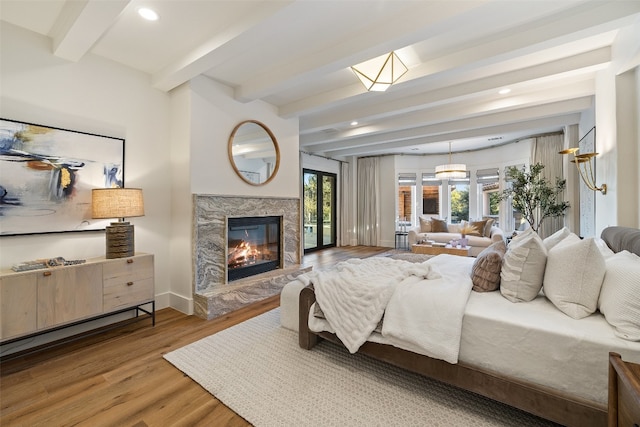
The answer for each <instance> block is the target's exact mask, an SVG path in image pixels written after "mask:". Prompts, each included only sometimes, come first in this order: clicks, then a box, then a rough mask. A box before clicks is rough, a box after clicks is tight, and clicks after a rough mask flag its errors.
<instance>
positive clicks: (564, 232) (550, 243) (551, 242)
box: [542, 227, 571, 251]
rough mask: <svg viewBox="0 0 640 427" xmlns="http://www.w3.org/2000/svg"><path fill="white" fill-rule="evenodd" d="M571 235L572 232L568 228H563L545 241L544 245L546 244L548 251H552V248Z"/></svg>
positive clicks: (543, 241)
mask: <svg viewBox="0 0 640 427" xmlns="http://www.w3.org/2000/svg"><path fill="white" fill-rule="evenodd" d="M569 234H571V231H569V229H568V228H567V227H562V228H561V229H560V230H558V231H556V232H555V233H553V234H552V235H551V236H549V237H546V238H545V239H543V240H542V243H544V247H545V248H546V249H547V251H550V250H551V248H553V247H554V246H555V245H557V244H558V243H560V242H561V241H562V240H563V239H564V238H565V237H567V236H568V235H569Z"/></svg>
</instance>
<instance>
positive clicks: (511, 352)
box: [311, 257, 640, 405]
mask: <svg viewBox="0 0 640 427" xmlns="http://www.w3.org/2000/svg"><path fill="white" fill-rule="evenodd" d="M458 260H459V262H460V263H461V265H462V266H467V264H468V266H469V268H470V266H471V265H472V264H473V262H474V258H462V257H459V258H458ZM465 268H466V267H465ZM311 316H312V314H311ZM316 320H317V321H319V322H323V324H324V328H320V329H318V328H314V330H316V331H319V330H326V331H328V332H334V331H333V330H332V329H331V327H330V325H328V323H327V322H326V321H325V320H324V319H316ZM368 340H369V341H372V342H377V343H381V344H390V345H394V346H396V347H399V348H403V349H405V350H409V351H413V352H416V353H420V354H426V353H425V352H424V351H421V350H420V349H418V348H416V346H413V345H411V344H408V343H403V342H401V341H398V340H396V341H394V342H392V340H390V339H388V338H386V337H384V336H382V335H381V334H379V333H375V332H374V333H373V334H371V336H370V337H369V339H368ZM610 351H613V352H617V353H619V354H621V355H622V358H623V359H624V360H625V361H630V362H635V363H640V342H632V341H626V340H623V339H621V338H618V337H616V336H615V334H614V330H613V327H612V326H611V325H609V324H608V323H607V321H606V320H605V319H604V316H602V315H601V314H600V313H599V312H596V313H595V314H593V315H591V316H589V317H586V318H584V319H580V320H576V319H572V318H571V317H569V316H567V315H565V314H564V313H562V312H561V311H560V310H558V309H557V308H556V307H555V306H554V305H553V304H552V303H551V302H550V301H549V300H547V299H546V298H545V297H544V296H543V295H542V294H541V295H539V296H538V297H537V298H536V299H534V300H533V301H531V302H523V303H512V302H510V301H508V300H507V299H506V298H504V297H503V296H502V295H501V294H500V292H486V293H477V292H471V295H470V296H469V298H468V303H467V305H466V307H465V311H464V319H463V322H462V337H461V341H460V352H459V357H458V360H459V362H460V363H465V364H467V365H471V366H475V367H480V368H483V369H485V370H487V371H492V372H496V373H498V374H500V375H504V376H508V377H512V378H518V379H521V380H523V381H528V382H532V383H536V384H540V385H543V386H546V387H551V388H553V389H556V390H559V391H564V392H567V393H568V394H570V395H573V396H577V397H581V398H584V399H587V400H589V401H593V402H598V403H600V404H602V405H606V404H607V384H608V355H609V352H610Z"/></svg>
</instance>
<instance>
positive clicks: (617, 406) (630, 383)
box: [609, 353, 640, 427]
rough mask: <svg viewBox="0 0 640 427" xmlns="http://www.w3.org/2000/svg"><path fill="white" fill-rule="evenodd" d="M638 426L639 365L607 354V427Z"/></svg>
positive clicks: (639, 405)
mask: <svg viewBox="0 0 640 427" xmlns="http://www.w3.org/2000/svg"><path fill="white" fill-rule="evenodd" d="M617 426H619V427H639V426H640V365H639V364H637V363H631V362H625V361H623V360H622V358H621V357H620V355H619V354H617V353H609V427H617Z"/></svg>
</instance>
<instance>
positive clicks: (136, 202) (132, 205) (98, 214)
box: [91, 188, 144, 218]
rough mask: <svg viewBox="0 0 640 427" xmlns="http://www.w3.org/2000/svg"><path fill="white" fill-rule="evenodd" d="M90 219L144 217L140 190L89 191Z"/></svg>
mask: <svg viewBox="0 0 640 427" xmlns="http://www.w3.org/2000/svg"><path fill="white" fill-rule="evenodd" d="M91 196H92V200H91V217H92V218H130V217H135V216H144V201H143V199H142V190H141V189H140V188H95V189H93V190H92V191H91Z"/></svg>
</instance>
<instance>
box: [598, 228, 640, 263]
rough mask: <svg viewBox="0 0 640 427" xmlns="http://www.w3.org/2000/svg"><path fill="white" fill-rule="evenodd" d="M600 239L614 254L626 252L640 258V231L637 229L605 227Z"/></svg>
mask: <svg viewBox="0 0 640 427" xmlns="http://www.w3.org/2000/svg"><path fill="white" fill-rule="evenodd" d="M600 237H602V240H604V241H605V242H606V243H607V246H609V247H610V248H611V250H612V251H614V252H621V251H624V250H627V251H629V252H633V253H634V254H636V255H638V256H640V230H638V229H637V228H631V227H607V228H605V229H604V230H602V234H601V236H600Z"/></svg>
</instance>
